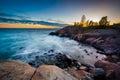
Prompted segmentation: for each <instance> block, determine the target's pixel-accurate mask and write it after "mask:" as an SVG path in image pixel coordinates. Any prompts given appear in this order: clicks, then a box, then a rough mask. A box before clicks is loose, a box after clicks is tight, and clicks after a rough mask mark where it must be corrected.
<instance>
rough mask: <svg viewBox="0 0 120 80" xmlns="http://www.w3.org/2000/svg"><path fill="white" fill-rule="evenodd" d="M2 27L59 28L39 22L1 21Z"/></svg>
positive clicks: (0, 25)
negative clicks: (18, 22)
mask: <svg viewBox="0 0 120 80" xmlns="http://www.w3.org/2000/svg"><path fill="white" fill-rule="evenodd" d="M0 28H58V27H56V26H46V25H39V24H17V23H0Z"/></svg>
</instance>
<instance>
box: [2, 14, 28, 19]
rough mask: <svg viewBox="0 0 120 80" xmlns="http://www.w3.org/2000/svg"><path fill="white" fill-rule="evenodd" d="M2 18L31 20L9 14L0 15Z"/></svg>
mask: <svg viewBox="0 0 120 80" xmlns="http://www.w3.org/2000/svg"><path fill="white" fill-rule="evenodd" d="M0 17H1V18H10V19H19V20H27V19H30V17H25V16H19V15H14V14H8V13H0Z"/></svg>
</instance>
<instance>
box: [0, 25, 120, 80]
mask: <svg viewBox="0 0 120 80" xmlns="http://www.w3.org/2000/svg"><path fill="white" fill-rule="evenodd" d="M78 29H80V28H78V27H75V28H73V27H65V28H62V29H60V30H57V31H56V32H52V33H50V35H56V36H59V37H67V38H69V39H73V40H76V41H77V42H78V43H82V44H87V45H88V46H91V44H97V45H98V44H99V43H100V44H106V43H105V42H106V40H107V39H108V41H111V37H109V36H108V34H107V33H105V34H106V35H107V37H106V36H103V35H101V34H96V32H95V33H94V32H93V33H91V32H88V33H87V34H86V33H83V34H81V32H80V31H81V29H80V30H78ZM71 30H73V31H72V32H69V31H71ZM76 30H77V32H78V33H80V34H78V33H76V32H75V31H76ZM103 30H104V29H103ZM103 30H102V31H103ZM111 31H112V32H113V31H114V30H110V32H111ZM97 32H99V30H97ZM100 32H101V31H100ZM104 32H106V30H104ZM110 32H108V33H110ZM115 32H116V30H115ZM115 34H119V32H116V33H115ZM109 35H110V36H111V34H109ZM101 36H102V38H101ZM117 37H118V36H117ZM113 38H114V37H113ZM113 38H112V39H113ZM117 39H118V38H117ZM103 40H105V41H103ZM114 40H116V38H115V39H114ZM114 40H112V41H113V42H114ZM111 43H112V42H111ZM118 43H119V42H118ZM109 44H110V43H109ZM112 44H113V43H112ZM112 44H110V45H112ZM112 46H116V44H115V45H112ZM82 47H83V46H82ZM100 47H101V46H100ZM103 47H104V48H103V49H111V46H107V47H106V45H104V46H103ZM109 47H110V48H109ZM117 47H118V49H119V46H117ZM74 49H76V47H75V48H74ZM78 50H80V48H79V49H78ZM113 50H114V47H113ZM53 51H54V50H51V52H53ZM75 51H76V53H74V52H73V55H74V56H75V57H73V56H72V55H71V54H64V53H58V54H56V56H55V57H54V58H56V63H57V64H52V65H50V64H49V65H48V64H45V65H40V66H39V65H38V67H37V68H33V67H31V66H30V65H32V63H29V64H27V63H23V62H21V61H17V60H0V78H1V79H2V80H9V79H13V80H19V79H23V80H39V79H41V80H63V79H64V80H107V79H111V80H119V79H120V76H119V75H118V74H120V66H119V65H120V57H119V55H118V54H117V53H116V54H113V53H108V52H107V51H109V50H106V51H100V50H98V51H91V49H90V51H91V52H89V49H84V52H85V53H82V52H81V53H79V51H78V52H77V50H75ZM111 51H112V50H111ZM94 53H95V54H94ZM118 53H119V52H118ZM96 54H98V55H106V56H107V58H106V59H102V58H100V59H99V56H98V55H97V56H96ZM83 55H84V56H83ZM91 55H93V56H91ZM45 56H48V58H53V56H54V55H52V54H51V55H49V54H45ZM90 56H91V57H90ZM39 58H40V57H38V56H37V57H36V62H37V60H39ZM46 58H47V57H46ZM77 58H78V59H77ZM94 58H95V60H96V61H95V62H94V61H91V62H93V65H94V66H91V65H89V64H88V65H85V64H83V63H82V62H81V61H82V60H83V61H85V60H86V61H88V63H89V61H90V60H94ZM84 59H85V60H84ZM97 59H98V60H97ZM84 63H87V62H84ZM60 65H61V66H60ZM59 67H60V68H59ZM21 73H24V74H21ZM48 75H49V76H48ZM21 76H22V77H21Z"/></svg>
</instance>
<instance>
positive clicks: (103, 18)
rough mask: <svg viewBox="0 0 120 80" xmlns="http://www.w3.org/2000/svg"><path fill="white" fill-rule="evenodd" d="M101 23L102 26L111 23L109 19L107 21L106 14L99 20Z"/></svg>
mask: <svg viewBox="0 0 120 80" xmlns="http://www.w3.org/2000/svg"><path fill="white" fill-rule="evenodd" d="M99 25H100V26H108V25H109V21H107V16H104V17H102V18H101V20H100V21H99Z"/></svg>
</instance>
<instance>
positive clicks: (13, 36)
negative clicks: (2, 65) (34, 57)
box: [0, 29, 55, 60]
mask: <svg viewBox="0 0 120 80" xmlns="http://www.w3.org/2000/svg"><path fill="white" fill-rule="evenodd" d="M52 31H55V29H0V60H3V59H9V58H11V56H13V55H15V54H21V53H23V54H24V53H25V54H27V53H32V52H35V51H37V50H40V49H43V50H47V49H48V48H51V47H52V46H47V38H48V37H49V35H48V34H49V33H50V32H52ZM51 37H52V36H51Z"/></svg>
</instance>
